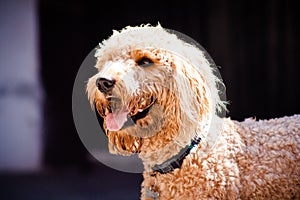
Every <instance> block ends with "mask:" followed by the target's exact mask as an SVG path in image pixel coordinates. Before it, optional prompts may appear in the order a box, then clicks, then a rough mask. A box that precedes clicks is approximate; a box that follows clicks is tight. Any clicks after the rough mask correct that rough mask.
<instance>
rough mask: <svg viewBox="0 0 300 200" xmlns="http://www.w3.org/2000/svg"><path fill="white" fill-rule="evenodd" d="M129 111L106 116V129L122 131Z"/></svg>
mask: <svg viewBox="0 0 300 200" xmlns="http://www.w3.org/2000/svg"><path fill="white" fill-rule="evenodd" d="M127 114H128V111H126V110H116V111H114V112H112V113H109V114H108V115H107V116H106V127H107V129H108V130H110V131H118V130H120V129H121V128H122V127H123V125H124V124H125V122H126V121H127Z"/></svg>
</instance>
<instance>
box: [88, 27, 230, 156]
mask: <svg viewBox="0 0 300 200" xmlns="http://www.w3.org/2000/svg"><path fill="white" fill-rule="evenodd" d="M95 56H96V57H97V64H96V67H97V69H98V73H97V74H96V75H94V76H93V77H91V78H90V79H89V81H88V84H87V93H88V97H89V100H90V104H91V106H92V108H95V112H97V113H98V115H99V116H100V117H101V118H103V124H101V125H102V126H103V129H104V131H105V134H106V135H107V136H108V138H109V150H110V152H112V153H120V154H124V155H128V154H131V153H137V152H140V151H156V150H158V149H160V148H163V147H165V146H166V145H167V144H169V143H172V142H176V143H178V144H180V145H182V146H184V145H186V144H188V143H189V142H190V140H191V139H192V138H193V137H194V136H195V132H196V131H197V132H198V133H201V127H202V125H203V124H205V123H208V122H207V120H209V119H210V116H211V115H215V114H216V111H217V110H218V109H223V108H224V107H225V106H224V102H223V101H221V100H220V97H219V94H218V89H217V84H218V83H220V80H219V79H218V78H217V77H216V76H215V75H214V73H213V70H214V69H213V68H212V67H211V63H210V62H209V61H208V60H207V58H206V57H205V55H204V52H203V51H201V50H200V49H199V48H198V47H196V46H194V45H192V44H189V43H187V42H184V41H183V40H181V39H179V38H178V37H177V36H176V35H175V34H173V33H170V32H169V31H167V30H165V29H163V28H162V27H161V26H160V25H159V26H156V27H152V26H141V27H126V28H125V29H123V30H122V31H120V32H118V31H114V33H113V35H112V36H111V37H110V38H109V39H107V40H104V41H103V42H102V43H101V44H100V47H99V49H97V52H96V54H95Z"/></svg>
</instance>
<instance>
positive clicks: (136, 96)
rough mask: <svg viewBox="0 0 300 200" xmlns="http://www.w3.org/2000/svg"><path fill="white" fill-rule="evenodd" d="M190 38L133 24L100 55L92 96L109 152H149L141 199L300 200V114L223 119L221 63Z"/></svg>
mask: <svg viewBox="0 0 300 200" xmlns="http://www.w3.org/2000/svg"><path fill="white" fill-rule="evenodd" d="M188 40H189V39H187V40H186V39H185V38H184V37H183V36H182V35H180V34H177V33H176V32H174V31H173V32H172V31H171V30H167V29H165V28H163V27H162V26H161V25H157V26H151V25H142V26H137V27H129V26H128V27H125V28H124V29H122V30H121V31H114V32H113V34H112V36H110V37H109V38H108V39H106V40H104V41H102V43H100V44H99V48H98V49H97V51H96V54H95V57H96V58H97V62H96V68H97V69H98V73H97V74H95V75H94V76H92V77H90V78H89V80H88V83H87V88H86V90H87V95H88V98H89V101H90V104H91V107H92V109H93V110H94V111H95V112H96V114H97V116H98V117H99V118H100V119H101V120H102V121H101V126H102V127H103V130H104V132H105V134H106V136H107V138H108V141H109V142H108V146H109V151H110V152H111V153H113V154H120V155H124V156H128V155H132V154H138V155H139V157H140V158H141V160H142V162H143V165H144V172H143V177H144V180H143V183H142V189H141V199H144V200H145V199H147V200H149V199H159V200H170V199H175V200H178V199H179V200H180V199H184V200H186V199H300V115H294V116H289V117H282V118H276V119H270V120H259V121H257V120H256V119H253V118H248V119H245V120H244V121H243V122H238V121H235V120H232V119H230V118H227V117H225V115H224V113H226V104H227V102H226V100H225V99H224V98H223V97H222V91H221V90H222V88H224V87H223V86H224V84H223V82H222V80H221V78H220V76H218V73H217V69H216V67H215V66H214V64H213V63H212V61H211V59H210V58H209V56H208V55H207V54H206V53H205V51H204V50H203V49H201V47H199V46H198V45H197V44H196V43H194V42H191V41H188ZM223 96H224V95H223Z"/></svg>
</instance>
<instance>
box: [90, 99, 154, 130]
mask: <svg viewBox="0 0 300 200" xmlns="http://www.w3.org/2000/svg"><path fill="white" fill-rule="evenodd" d="M107 101H108V102H109V104H108V105H107V106H106V107H105V108H103V109H102V110H101V111H99V110H98V109H96V110H97V112H98V113H97V114H99V115H100V116H101V117H102V118H103V119H105V124H106V128H107V130H109V131H119V130H121V129H125V128H127V127H130V126H134V125H135V124H136V122H137V121H138V120H139V119H143V118H145V117H146V116H147V115H148V114H149V111H150V109H151V107H152V106H153V105H154V103H155V99H154V98H153V97H151V98H147V99H145V98H141V99H139V100H138V101H136V102H135V103H130V104H129V105H122V101H121V99H120V98H118V97H115V96H109V97H107ZM98 119H99V117H98Z"/></svg>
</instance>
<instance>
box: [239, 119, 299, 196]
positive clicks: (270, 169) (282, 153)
mask: <svg viewBox="0 0 300 200" xmlns="http://www.w3.org/2000/svg"><path fill="white" fill-rule="evenodd" d="M236 126H237V131H238V133H239V134H240V137H241V141H242V143H244V145H243V147H242V148H243V149H242V154H241V155H239V156H238V157H237V164H238V166H239V170H240V183H241V188H240V189H241V190H240V191H241V193H240V195H241V198H242V199H244V198H252V199H265V198H266V197H269V199H300V115H294V116H291V117H283V118H277V119H270V120H260V121H255V120H253V119H246V120H245V121H244V122H241V123H240V122H236Z"/></svg>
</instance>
